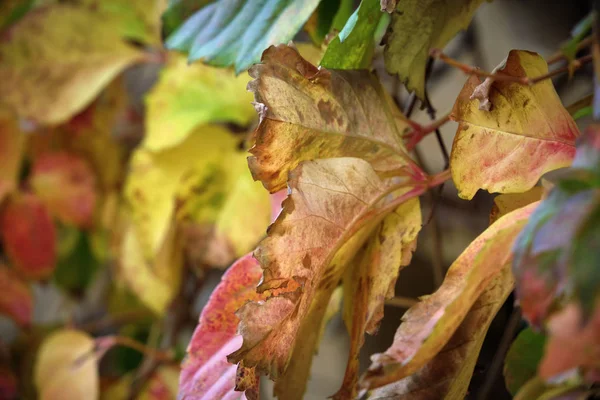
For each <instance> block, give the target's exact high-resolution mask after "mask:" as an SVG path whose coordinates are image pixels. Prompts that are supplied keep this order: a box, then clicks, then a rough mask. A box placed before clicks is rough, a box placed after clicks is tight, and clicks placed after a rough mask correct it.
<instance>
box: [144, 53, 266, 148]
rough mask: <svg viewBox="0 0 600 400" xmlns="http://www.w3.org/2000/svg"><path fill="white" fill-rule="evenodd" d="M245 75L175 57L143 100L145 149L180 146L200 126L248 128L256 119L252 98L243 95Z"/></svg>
mask: <svg viewBox="0 0 600 400" xmlns="http://www.w3.org/2000/svg"><path fill="white" fill-rule="evenodd" d="M247 83H248V77H247V75H246V74H244V75H241V76H238V77H236V76H235V75H234V74H233V72H232V71H229V70H225V69H218V68H213V67H209V66H206V65H203V64H199V63H197V64H192V65H189V64H188V63H187V61H186V60H185V58H184V57H183V56H181V55H178V54H177V53H169V61H168V64H167V66H166V67H165V69H163V70H162V72H161V76H160V80H159V81H158V83H157V84H156V85H155V86H154V88H153V89H152V90H151V91H150V93H149V94H148V96H147V97H146V105H147V107H148V109H147V117H146V129H147V130H148V131H147V132H146V136H145V138H144V143H143V145H144V147H146V148H147V149H150V150H153V151H158V150H163V149H165V148H169V147H173V146H176V145H178V144H180V143H181V142H183V141H184V140H185V139H186V137H187V136H188V135H189V134H190V133H192V132H193V130H194V128H196V127H198V126H199V125H202V124H206V123H210V122H233V123H236V124H238V125H248V124H249V123H250V121H252V120H253V119H254V117H255V111H254V108H253V107H252V105H251V104H250V103H251V102H252V95H251V94H250V93H248V92H247V91H246V85H247Z"/></svg>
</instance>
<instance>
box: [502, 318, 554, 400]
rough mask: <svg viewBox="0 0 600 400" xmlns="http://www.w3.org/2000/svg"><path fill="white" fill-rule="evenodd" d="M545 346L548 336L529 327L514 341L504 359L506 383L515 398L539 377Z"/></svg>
mask: <svg viewBox="0 0 600 400" xmlns="http://www.w3.org/2000/svg"><path fill="white" fill-rule="evenodd" d="M545 345H546V335H544V334H543V333H541V332H536V331H534V330H533V329H531V328H529V327H528V328H525V329H524V330H522V331H521V332H520V333H519V335H518V336H517V337H516V339H515V340H514V341H513V343H512V345H511V346H510V349H509V350H508V353H507V354H506V357H505V359H504V381H505V383H506V388H507V389H508V391H509V392H510V393H511V394H512V395H513V396H514V395H516V394H517V392H519V390H520V389H521V388H522V387H523V386H524V385H525V384H526V383H527V381H529V380H530V379H532V378H534V377H535V376H536V375H537V370H538V365H539V363H540V361H541V359H542V356H543V355H544V347H545Z"/></svg>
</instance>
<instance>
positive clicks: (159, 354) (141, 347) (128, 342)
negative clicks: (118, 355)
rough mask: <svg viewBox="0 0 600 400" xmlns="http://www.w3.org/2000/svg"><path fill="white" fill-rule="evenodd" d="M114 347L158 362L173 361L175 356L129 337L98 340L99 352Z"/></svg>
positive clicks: (105, 337) (109, 337)
mask: <svg viewBox="0 0 600 400" xmlns="http://www.w3.org/2000/svg"><path fill="white" fill-rule="evenodd" d="M113 346H124V347H128V348H130V349H133V350H137V351H139V352H140V353H142V354H144V355H146V356H147V357H150V358H153V359H155V360H157V361H164V362H169V361H173V354H172V352H171V351H162V350H159V349H155V348H152V347H149V346H146V345H145V344H143V343H140V342H138V341H136V340H133V339H132V338H130V337H127V336H116V335H115V336H103V337H99V338H97V339H96V348H97V349H98V350H99V351H102V350H105V349H109V348H111V347H113Z"/></svg>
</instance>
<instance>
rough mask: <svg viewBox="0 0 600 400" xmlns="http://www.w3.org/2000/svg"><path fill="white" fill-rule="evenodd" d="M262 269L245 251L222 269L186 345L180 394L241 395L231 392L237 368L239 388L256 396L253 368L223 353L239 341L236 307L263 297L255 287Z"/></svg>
mask: <svg viewBox="0 0 600 400" xmlns="http://www.w3.org/2000/svg"><path fill="white" fill-rule="evenodd" d="M261 272H262V270H261V268H260V265H259V264H258V262H257V261H256V260H255V259H254V258H253V257H252V255H251V254H248V255H246V256H244V257H242V258H240V259H239V260H238V261H236V262H235V263H234V264H233V265H232V266H231V267H230V268H229V269H228V270H227V272H225V274H224V275H223V277H222V278H221V283H220V284H219V285H218V286H217V287H216V288H215V290H214V291H213V292H212V295H211V297H210V299H209V300H208V303H206V305H205V306H204V308H203V309H202V314H201V315H200V321H199V323H198V326H197V327H196V330H195V332H194V335H193V337H192V340H191V341H190V344H189V346H188V349H187V353H188V355H187V358H186V360H185V361H184V362H183V365H182V372H181V377H180V379H179V396H180V397H181V398H186V399H196V400H212V399H231V400H234V399H240V398H242V396H243V393H242V392H234V387H235V386H236V370H237V377H238V385H239V386H240V389H243V390H246V396H247V397H248V398H249V399H250V400H252V399H257V398H258V380H257V376H256V372H255V371H254V368H245V367H244V366H242V365H240V366H238V367H236V366H235V365H234V364H230V363H228V362H227V358H226V356H227V355H228V354H229V353H231V352H232V351H234V350H235V349H237V348H238V347H239V345H240V344H241V342H242V338H241V337H240V336H239V335H238V334H237V326H238V322H239V319H238V317H237V316H236V314H235V312H236V310H237V309H238V308H240V307H241V306H243V305H244V304H245V303H246V302H248V301H256V300H259V299H261V298H264V296H261V295H259V294H258V293H256V290H255V289H256V285H257V284H258V282H259V280H260V277H261ZM242 386H243V387H242Z"/></svg>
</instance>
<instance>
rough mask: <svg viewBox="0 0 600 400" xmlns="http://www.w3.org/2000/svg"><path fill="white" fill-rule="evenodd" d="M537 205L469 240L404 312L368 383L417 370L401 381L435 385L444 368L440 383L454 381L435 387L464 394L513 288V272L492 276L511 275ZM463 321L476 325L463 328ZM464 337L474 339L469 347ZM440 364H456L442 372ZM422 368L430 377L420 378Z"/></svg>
mask: <svg viewBox="0 0 600 400" xmlns="http://www.w3.org/2000/svg"><path fill="white" fill-rule="evenodd" d="M536 206H537V203H533V204H530V205H529V206H527V207H524V208H521V209H518V210H516V211H513V212H512V213H510V214H507V215H505V216H504V217H502V218H500V219H499V220H498V221H496V223H494V224H493V225H491V226H490V227H489V228H488V229H487V230H486V231H485V232H483V233H482V234H481V235H479V237H478V238H477V239H475V240H474V241H473V242H472V243H471V244H470V245H469V247H468V248H467V249H466V250H465V251H464V252H463V253H462V254H461V255H460V256H459V257H458V258H457V259H456V261H455V262H454V263H453V264H452V266H451V267H450V269H449V270H448V272H447V274H446V278H445V280H444V283H443V284H442V286H441V287H440V288H439V289H438V290H437V291H436V292H435V293H434V294H432V295H430V296H427V297H425V298H424V299H423V300H422V301H421V302H419V303H418V304H417V305H416V306H413V307H412V308H411V309H409V310H408V311H407V312H406V314H404V316H403V318H402V324H401V325H400V327H399V328H398V331H397V332H396V336H395V338H394V343H393V344H392V346H391V347H390V348H389V349H388V350H386V352H385V353H381V354H375V355H373V356H372V357H371V366H370V367H369V370H368V371H367V372H366V374H365V375H364V376H363V378H362V380H361V382H362V386H363V387H365V388H369V389H373V388H377V387H381V386H384V385H387V384H390V383H393V382H396V381H398V380H400V379H403V378H406V377H409V376H411V375H413V374H415V373H417V375H416V376H415V377H414V379H413V378H408V379H407V380H406V381H404V382H403V383H401V384H400V385H402V387H404V388H405V389H406V390H413V389H414V386H415V385H418V386H419V387H421V386H427V385H431V384H432V379H434V376H435V374H436V373H442V374H444V376H445V377H447V379H444V380H443V381H440V383H446V384H448V385H442V386H441V387H437V388H435V389H434V388H432V390H435V391H436V393H437V394H438V397H443V395H442V393H443V394H444V395H445V394H446V393H447V392H450V393H454V395H455V396H456V397H453V398H457V399H458V398H462V397H461V393H462V396H464V391H465V390H466V389H467V385H466V384H465V380H466V382H467V383H468V381H469V379H470V376H471V373H472V368H473V367H474V362H475V360H476V358H477V356H476V354H477V353H478V351H479V347H480V346H481V341H482V340H483V338H484V336H485V332H486V330H487V326H488V325H489V323H490V322H491V319H492V318H493V315H495V313H496V312H497V310H498V309H499V307H500V306H501V305H502V303H503V301H504V298H505V297H506V296H507V295H508V293H509V292H510V290H511V288H512V283H511V282H512V278H511V277H510V274H509V273H508V276H507V277H505V278H502V279H501V280H500V282H501V283H502V284H498V285H493V284H491V282H493V281H494V279H496V278H497V277H498V276H501V275H506V274H505V273H503V272H502V271H503V270H504V268H505V267H506V266H507V265H508V263H509V262H510V259H511V253H510V248H511V246H512V244H513V242H514V239H515V237H516V235H517V234H518V233H519V231H520V230H521V229H522V227H523V226H524V224H525V221H526V220H527V218H528V217H529V215H530V214H531V212H532V211H533V210H534V209H535V207H536ZM488 288H489V290H490V291H492V293H494V295H495V296H496V297H495V298H494V299H490V298H486V297H485V296H487V295H483V294H482V293H485V291H486V289H488ZM499 288H502V290H500V289H499ZM478 299H480V300H481V299H484V300H481V303H480V304H481V307H487V308H486V309H485V312H482V311H481V307H478V306H477V305H475V306H474V304H477V301H478ZM489 307H491V309H490V308H489ZM461 324H473V325H470V326H469V328H468V329H467V328H465V331H462V330H461V329H462V328H461ZM473 326H475V327H478V329H473V328H472V327H473ZM457 329H458V331H457ZM457 332H462V333H460V334H458V333H457ZM453 335H458V336H457V337H460V339H456V342H457V344H456V346H454V347H452V346H450V347H446V349H448V350H446V351H444V350H443V349H444V348H445V346H447V345H448V343H449V341H450V340H454V338H453ZM461 343H464V344H469V346H468V348H469V349H468V350H469V351H467V349H466V348H462V347H463V346H462V345H460V344H461ZM436 356H437V357H440V358H441V359H442V360H443V359H444V357H448V359H447V360H446V361H445V362H447V363H448V364H445V362H442V361H441V360H439V361H438V360H437V359H436ZM465 358H467V359H468V360H469V361H468V362H467V361H465ZM437 362H439V363H440V364H437ZM438 365H446V366H447V365H454V367H453V368H446V367H445V368H444V369H443V370H442V372H439V368H440V367H437V368H436V366H438ZM465 365H468V366H469V367H466V366H465ZM420 374H423V376H425V377H428V379H424V378H423V379H420ZM450 377H452V378H450ZM459 377H460V379H459ZM438 378H440V377H439V376H437V377H435V379H438ZM450 383H453V384H455V385H458V386H452V385H450ZM438 391H439V392H438Z"/></svg>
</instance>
